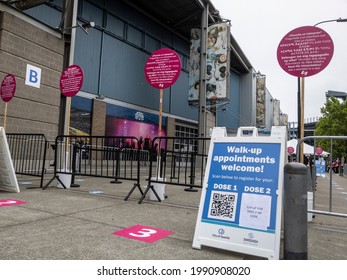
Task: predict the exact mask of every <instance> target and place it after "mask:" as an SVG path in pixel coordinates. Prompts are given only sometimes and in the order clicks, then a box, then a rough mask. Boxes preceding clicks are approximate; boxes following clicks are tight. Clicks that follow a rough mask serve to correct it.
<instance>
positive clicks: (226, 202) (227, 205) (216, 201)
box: [208, 191, 237, 221]
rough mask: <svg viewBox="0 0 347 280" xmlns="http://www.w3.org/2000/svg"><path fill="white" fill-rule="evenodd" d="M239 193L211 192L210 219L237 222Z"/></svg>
mask: <svg viewBox="0 0 347 280" xmlns="http://www.w3.org/2000/svg"><path fill="white" fill-rule="evenodd" d="M236 202H237V193H227V192H216V191H212V192H211V200H210V208H209V209H210V211H209V215H208V216H209V218H215V219H221V220H228V221H235V208H236Z"/></svg>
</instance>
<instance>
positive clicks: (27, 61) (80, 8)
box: [0, 0, 280, 141]
mask: <svg viewBox="0 0 347 280" xmlns="http://www.w3.org/2000/svg"><path fill="white" fill-rule="evenodd" d="M2 2H3V1H2ZM22 2H23V1H22ZM32 2H35V1H32ZM37 2H40V1H37ZM41 2H44V1H41ZM149 2H150V1H144V0H137V1H124V0H115V1H111V0H99V1H98V0H79V1H77V0H75V1H68V0H65V1H63V0H55V1H49V2H46V3H44V4H40V5H34V6H33V7H26V9H18V7H16V6H15V5H12V6H11V5H7V4H4V3H0V5H1V6H0V7H1V9H0V11H1V19H2V20H1V30H0V32H1V38H0V39H1V62H0V63H1V64H2V65H1V69H0V74H1V77H0V78H3V77H4V76H5V75H6V73H12V74H14V75H15V76H16V77H17V92H16V95H15V97H14V99H13V101H11V103H10V104H8V105H9V110H8V113H7V115H6V116H5V115H4V114H3V112H4V111H3V108H4V104H2V105H1V106H2V107H1V109H2V111H1V113H0V115H1V117H2V119H4V118H5V117H6V118H7V128H6V129H7V131H9V132H36V133H44V134H46V135H47V136H48V137H49V138H51V139H52V138H54V137H55V136H56V135H58V134H59V133H62V132H64V131H65V130H64V129H62V126H63V124H64V125H65V126H66V121H65V123H64V122H63V119H64V117H65V118H66V117H67V116H69V117H70V122H69V132H70V134H71V133H72V134H77V135H107V136H136V137H142V138H143V139H149V141H150V140H151V139H153V138H154V137H156V136H157V135H158V124H159V115H158V110H159V90H158V89H155V88H153V87H151V86H150V85H149V84H148V83H147V81H146V79H145V77H144V65H145V63H146V61H147V59H148V57H149V56H150V54H151V53H153V52H154V51H156V50H158V49H160V48H170V49H172V50H174V51H175V52H176V53H177V54H178V55H179V57H180V60H181V63H182V69H181V73H180V76H179V78H178V80H177V81H176V82H175V84H173V85H172V86H171V87H169V88H167V89H165V90H164V94H163V101H162V102H163V103H162V104H163V117H162V126H163V129H162V135H163V136H183V137H194V136H198V122H199V121H200V120H201V114H202V113H203V114H204V115H205V117H206V127H207V129H206V130H207V131H208V129H209V128H211V127H213V126H223V127H226V128H227V129H228V131H229V132H230V133H234V132H235V131H236V130H237V128H238V127H240V126H257V110H256V103H257V99H256V98H257V97H256V76H257V75H256V73H255V70H254V69H253V67H252V65H251V63H250V62H249V61H248V60H247V58H246V56H245V55H244V53H243V52H242V50H241V49H240V47H239V46H238V44H237V42H236V40H235V38H234V37H233V36H232V34H231V36H230V42H229V48H230V69H229V71H228V75H227V79H229V80H230V81H229V82H230V92H229V94H228V96H229V98H228V100H223V102H221V103H219V104H217V105H216V104H211V103H207V104H206V108H201V105H194V104H190V103H189V102H188V87H189V59H190V31H191V28H199V27H201V22H202V17H203V15H204V11H206V9H207V11H208V13H207V14H208V19H207V22H208V25H212V24H215V23H219V22H221V21H222V19H221V18H220V17H219V15H218V11H217V10H216V9H215V8H214V6H213V4H212V2H211V1H208V0H205V1H195V0H180V1H177V3H176V2H175V5H174V7H173V6H172V3H171V2H170V1H169V0H167V1H161V4H160V5H159V4H158V5H159V6H160V7H159V6H158V7H157V6H156V7H153V5H152V4H151V3H149ZM68 7H69V8H71V10H68ZM164 9H166V10H164ZM170 9H171V10H170ZM170 11H171V12H170ZM69 14H70V16H72V18H75V25H74V26H72V25H70V26H66V22H65V25H62V21H63V20H64V19H65V18H66V16H68V15H69ZM90 22H93V23H95V26H94V28H92V29H88V30H86V29H83V28H80V27H81V26H82V25H85V24H88V23H90ZM73 23H74V22H73V21H71V24H73ZM71 31H73V32H71ZM67 43H68V44H67ZM9 45H12V47H10V46H9ZM67 46H68V47H69V48H70V49H69V52H67V49H66V48H67ZM71 53H72V54H73V55H72V56H71ZM68 55H69V58H70V60H69V61H68V62H67V61H66V59H67V56H68ZM16 57H19V58H16ZM68 64H77V65H79V66H80V67H81V68H82V69H83V73H84V82H83V85H82V88H81V90H80V92H79V93H78V94H77V95H76V96H73V97H72V98H71V100H68V101H69V102H67V98H66V97H64V96H62V95H61V94H60V90H59V78H60V75H61V72H62V70H63V68H64V67H65V66H66V65H68ZM27 65H33V66H35V67H37V68H39V69H40V70H41V82H40V87H33V86H30V85H27V84H26V75H27V72H26V71H27ZM266 92H267V96H268V95H269V93H268V91H267V90H266ZM268 103H269V102H268V100H267V102H265V104H264V106H265V107H264V110H265V111H266V113H265V111H264V112H263V113H264V118H265V119H266V121H265V123H264V126H262V128H268V129H269V128H271V126H272V125H274V124H276V125H278V124H277V123H276V121H277V120H278V119H280V118H278V117H275V118H274V112H276V114H278V112H280V109H278V108H277V107H276V109H275V110H274V108H273V104H272V103H271V102H270V103H271V104H268ZM24 108H25V109H27V108H30V110H24ZM62 112H63V113H62ZM19 124H20V125H19ZM207 136H208V135H207Z"/></svg>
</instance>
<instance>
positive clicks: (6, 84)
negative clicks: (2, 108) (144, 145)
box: [0, 74, 16, 102]
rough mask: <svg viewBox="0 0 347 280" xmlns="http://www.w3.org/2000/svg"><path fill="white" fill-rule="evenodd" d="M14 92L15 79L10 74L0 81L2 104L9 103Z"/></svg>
mask: <svg viewBox="0 0 347 280" xmlns="http://www.w3.org/2000/svg"><path fill="white" fill-rule="evenodd" d="M15 92H16V78H15V77H14V76H13V75H12V74H7V75H6V76H5V78H4V79H3V80H2V83H1V87H0V96H1V99H2V100H3V101H4V102H9V101H10V100H11V99H12V97H13V96H14V94H15Z"/></svg>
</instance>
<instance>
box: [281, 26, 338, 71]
mask: <svg viewBox="0 0 347 280" xmlns="http://www.w3.org/2000/svg"><path fill="white" fill-rule="evenodd" d="M333 53H334V43H333V41H332V39H331V37H330V36H329V34H328V33H326V32H325V31H324V30H323V29H320V28H318V27H315V26H303V27H299V28H296V29H293V30H292V31H290V32H289V33H288V34H286V35H285V36H284V37H283V39H282V40H281V42H280V43H279V45H278V48H277V60H278V63H279V64H280V66H281V68H282V69H283V70H284V71H286V72H287V73H288V74H290V75H293V76H295V77H308V76H313V75H315V74H317V73H319V72H321V71H322V70H323V69H324V68H325V67H327V66H328V64H329V62H330V61H331V59H332V57H333Z"/></svg>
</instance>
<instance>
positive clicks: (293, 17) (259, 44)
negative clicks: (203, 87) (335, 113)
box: [212, 0, 347, 121]
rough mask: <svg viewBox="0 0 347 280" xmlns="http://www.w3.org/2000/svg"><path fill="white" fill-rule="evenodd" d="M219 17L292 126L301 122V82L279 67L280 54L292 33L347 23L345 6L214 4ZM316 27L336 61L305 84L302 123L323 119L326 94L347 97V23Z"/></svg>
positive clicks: (269, 0)
mask: <svg viewBox="0 0 347 280" xmlns="http://www.w3.org/2000/svg"><path fill="white" fill-rule="evenodd" d="M212 3H213V4H214V6H215V7H216V9H218V10H219V12H220V15H221V16H222V17H224V18H226V19H229V20H231V34H232V35H233V36H234V38H235V39H236V41H237V42H238V44H239V45H240V47H241V49H242V51H243V52H244V54H245V55H246V57H247V58H248V60H249V61H250V63H251V64H252V66H253V68H254V69H255V70H256V71H260V72H261V73H262V74H264V75H266V87H267V89H268V90H269V91H270V93H271V95H272V96H273V98H275V99H278V100H280V104H281V110H282V112H283V113H285V114H288V119H289V121H297V107H298V105H297V92H298V84H297V78H296V77H294V76H292V75H289V74H288V73H287V72H285V71H284V70H283V69H282V68H281V67H280V66H279V64H278V61H277V54H276V53H277V48H278V44H279V42H280V41H281V40H282V38H283V37H284V36H285V35H286V34H287V33H288V32H289V31H291V30H293V29H295V28H298V27H302V26H313V25H315V24H317V23H318V22H321V21H325V20H331V19H338V18H340V17H341V18H347V0H291V1H278V0H263V1H259V0H212ZM317 27H319V28H321V29H323V30H325V31H326V32H327V33H328V34H329V35H330V37H331V38H332V40H333V43H334V55H333V57H332V60H331V62H330V64H329V65H328V66H327V67H326V68H325V69H324V70H323V71H321V72H320V73H318V74H316V75H314V76H310V77H307V78H305V92H304V96H305V105H304V118H305V119H308V118H313V117H319V116H321V113H320V108H321V107H323V106H324V103H325V93H326V92H327V91H328V90H332V91H342V92H347V22H340V23H337V22H329V23H322V24H319V25H318V26H317Z"/></svg>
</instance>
